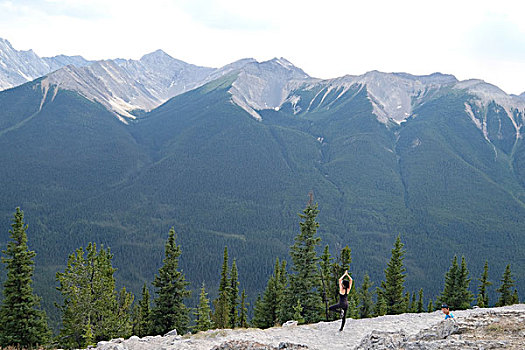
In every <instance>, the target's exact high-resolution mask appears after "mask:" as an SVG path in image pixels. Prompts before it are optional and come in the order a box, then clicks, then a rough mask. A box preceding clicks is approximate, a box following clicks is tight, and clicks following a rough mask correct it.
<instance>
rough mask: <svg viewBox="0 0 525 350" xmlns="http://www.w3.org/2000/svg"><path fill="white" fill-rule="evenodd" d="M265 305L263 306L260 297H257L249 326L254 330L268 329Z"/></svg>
mask: <svg viewBox="0 0 525 350" xmlns="http://www.w3.org/2000/svg"><path fill="white" fill-rule="evenodd" d="M265 308H266V305H264V304H263V301H262V297H261V295H260V294H259V295H257V299H255V304H254V306H253V318H252V322H251V324H252V325H253V326H254V327H256V328H268V327H270V326H268V324H269V322H268V319H267V313H266V310H265Z"/></svg>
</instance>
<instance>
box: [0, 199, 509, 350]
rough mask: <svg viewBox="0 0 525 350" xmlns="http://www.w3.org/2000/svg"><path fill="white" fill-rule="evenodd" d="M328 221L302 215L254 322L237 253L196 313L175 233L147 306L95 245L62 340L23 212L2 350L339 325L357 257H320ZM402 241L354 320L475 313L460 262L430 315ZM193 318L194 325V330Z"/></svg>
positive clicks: (69, 294) (74, 275)
mask: <svg viewBox="0 0 525 350" xmlns="http://www.w3.org/2000/svg"><path fill="white" fill-rule="evenodd" d="M318 213H319V210H318V206H317V204H314V202H313V198H312V197H310V201H309V202H308V204H307V205H306V208H305V209H304V210H303V212H302V214H299V216H300V219H301V222H300V232H299V233H298V234H297V235H296V237H295V240H294V244H293V245H292V246H291V247H290V257H291V266H290V268H289V269H288V266H287V261H286V260H282V261H279V259H276V261H275V266H274V271H273V274H272V275H271V276H270V277H269V279H268V281H267V284H266V288H265V290H264V291H263V292H262V294H260V295H258V297H257V299H256V301H255V304H254V306H253V317H252V319H251V320H249V319H248V304H247V302H246V298H247V296H246V293H245V291H244V289H243V290H242V292H240V282H239V279H238V272H237V264H236V260H235V259H233V261H232V263H231V265H230V263H229V260H230V259H229V256H228V248H227V247H225V248H224V255H223V264H222V268H221V277H220V281H219V286H218V296H217V298H216V299H215V300H213V301H212V302H210V300H209V299H208V295H207V292H206V285H205V283H204V282H203V283H202V286H201V289H200V295H199V303H198V306H197V308H195V309H193V310H191V309H190V308H189V307H187V306H186V304H185V300H186V299H187V298H188V297H189V295H190V291H189V290H188V282H187V281H186V280H185V276H184V274H183V272H182V271H181V270H180V269H179V257H180V256H181V254H182V249H181V247H180V246H179V245H177V243H176V234H175V230H174V229H173V228H172V229H170V231H169V233H168V239H167V241H166V244H165V252H164V259H163V261H162V266H161V267H160V268H159V270H158V272H157V274H156V275H155V277H154V280H153V281H152V283H151V285H152V287H153V289H154V293H153V296H151V295H150V291H149V288H148V286H147V284H144V286H143V288H142V295H141V299H140V300H135V297H134V295H133V294H132V293H130V292H128V291H127V290H126V289H125V288H122V289H120V290H117V289H116V283H115V277H114V273H115V271H116V269H115V268H113V266H112V258H113V255H112V253H111V251H110V249H109V248H106V247H104V246H100V247H98V246H97V245H96V244H95V243H89V244H88V246H87V247H86V248H85V249H84V248H78V249H77V250H76V251H75V252H74V253H72V254H71V255H70V256H69V258H68V261H67V266H66V268H65V269H64V271H63V272H58V273H57V274H56V278H57V282H58V285H59V286H58V287H57V289H58V290H59V291H60V292H61V294H62V299H63V300H62V303H61V304H58V305H57V308H58V310H60V312H61V315H62V325H61V328H60V331H59V333H58V334H57V335H55V336H54V337H53V336H52V333H51V331H50V328H49V327H48V325H47V317H46V314H45V312H44V311H43V310H42V309H41V307H40V298H39V297H38V296H36V295H35V294H34V293H33V289H32V278H33V270H34V266H33V265H34V262H33V259H34V257H35V255H36V254H35V252H33V251H31V250H29V247H28V244H27V241H28V239H27V234H26V230H27V225H26V224H25V223H24V221H23V220H24V214H23V212H22V211H21V210H20V208H17V209H16V212H15V214H14V218H13V222H12V224H11V227H12V228H11V230H10V231H9V233H10V239H11V240H10V241H9V242H8V244H7V249H6V250H4V251H2V253H3V256H2V262H3V263H4V264H5V265H6V270H7V279H6V281H5V283H4V286H3V294H4V299H3V302H2V305H1V308H0V347H7V346H16V347H22V348H35V347H38V346H40V345H45V344H52V345H54V346H60V347H62V348H68V349H71V348H86V347H87V346H89V345H93V344H96V343H97V342H98V341H101V340H109V339H112V338H118V337H124V338H126V337H129V336H131V335H137V336H139V337H144V336H148V335H156V334H166V333H168V332H170V331H172V330H176V331H177V332H178V333H179V334H181V333H185V332H187V331H189V330H191V331H194V332H198V331H205V330H208V329H213V328H236V327H248V326H254V327H259V328H267V327H272V326H275V325H279V324H282V323H284V322H286V321H287V320H292V319H293V320H296V321H298V322H299V323H313V322H318V321H321V320H327V321H329V320H334V319H336V318H337V315H330V314H329V312H328V306H329V305H331V304H335V303H336V302H337V298H338V285H337V280H338V278H339V276H341V275H342V274H343V273H344V271H349V270H350V265H351V262H352V256H351V249H350V248H349V247H348V246H346V247H344V248H343V249H341V251H340V252H339V254H338V255H337V256H336V257H335V258H334V257H332V255H331V254H330V250H329V246H328V245H326V246H325V247H324V250H323V253H322V254H321V255H320V256H318V254H317V251H318V250H319V246H320V243H321V239H320V237H318V236H317V229H318V228H319V223H318V222H317V221H316V217H317V214H318ZM403 247H404V245H403V243H402V242H401V238H400V236H398V237H397V239H396V241H395V243H394V247H393V248H392V255H391V258H390V260H389V262H388V264H387V267H386V268H385V270H384V273H385V278H384V280H383V281H381V282H380V283H379V285H378V286H377V287H376V288H375V291H372V289H373V283H372V281H371V280H370V278H369V276H368V275H367V274H366V275H365V276H364V280H363V282H362V284H361V285H360V286H359V287H358V288H357V287H356V285H355V283H354V284H353V285H352V289H351V291H350V294H349V297H348V304H349V308H348V313H347V314H348V317H352V318H368V317H374V316H381V315H385V314H400V313H405V312H425V311H428V312H432V311H434V310H435V308H436V306H437V305H439V304H441V303H447V304H448V305H449V306H450V307H451V308H452V309H466V308H469V307H471V305H472V304H473V301H474V294H473V293H472V292H470V290H469V286H470V282H471V278H470V277H469V271H468V268H467V263H466V261H465V258H464V257H462V258H461V263H459V262H458V258H457V256H455V257H454V258H453V260H452V264H451V267H450V269H449V270H448V271H447V272H446V274H445V276H444V280H445V281H444V287H443V291H442V292H441V294H440V295H439V297H438V298H437V299H436V300H435V301H433V300H429V302H428V304H427V307H426V308H425V307H424V296H423V289H420V290H419V292H418V293H417V297H416V293H412V294H410V292H408V291H405V287H404V281H405V278H406V269H405V267H404V264H403V260H404V255H405V253H406V251H405V250H404V249H403ZM491 285H492V282H490V281H489V280H488V262H487V261H485V265H484V269H483V273H482V275H481V277H480V278H479V284H478V289H477V291H478V293H477V298H476V304H477V306H479V307H487V306H489V305H491V304H490V302H489V299H488V294H487V288H488V287H489V286H491ZM514 286H515V281H514V279H513V277H512V272H511V269H510V265H507V266H506V269H505V272H504V273H503V276H502V278H501V286H500V287H499V288H497V292H498V293H499V295H500V296H499V299H498V300H497V301H496V303H495V305H496V306H504V305H510V304H515V303H518V302H519V297H518V292H517V290H516V289H515V288H514ZM190 314H192V315H193V316H194V317H193V319H194V322H193V324H191V325H190Z"/></svg>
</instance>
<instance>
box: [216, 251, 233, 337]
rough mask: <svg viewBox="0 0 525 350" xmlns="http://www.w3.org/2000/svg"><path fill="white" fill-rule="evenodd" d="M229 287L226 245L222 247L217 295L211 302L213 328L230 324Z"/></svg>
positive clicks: (226, 326) (225, 326)
mask: <svg viewBox="0 0 525 350" xmlns="http://www.w3.org/2000/svg"><path fill="white" fill-rule="evenodd" d="M230 289H231V283H230V277H229V274H228V247H224V256H223V262H222V270H221V280H220V282H219V296H218V297H217V299H215V301H214V302H213V304H214V306H215V313H214V314H213V324H214V326H215V328H228V325H229V324H230V310H231V307H230V302H231V292H230Z"/></svg>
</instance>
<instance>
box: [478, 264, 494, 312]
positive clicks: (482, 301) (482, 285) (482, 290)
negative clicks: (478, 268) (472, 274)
mask: <svg viewBox="0 0 525 350" xmlns="http://www.w3.org/2000/svg"><path fill="white" fill-rule="evenodd" d="M488 279H489V262H488V261H487V260H485V265H484V266H483V274H482V275H481V278H480V279H479V286H478V298H477V304H478V306H479V307H489V295H488V293H487V287H489V286H491V285H492V282H490V281H489V280H488Z"/></svg>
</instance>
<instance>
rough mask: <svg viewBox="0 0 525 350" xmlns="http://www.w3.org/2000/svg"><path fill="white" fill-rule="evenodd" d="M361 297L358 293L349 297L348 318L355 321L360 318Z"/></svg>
mask: <svg viewBox="0 0 525 350" xmlns="http://www.w3.org/2000/svg"><path fill="white" fill-rule="evenodd" d="M358 299H359V297H358V295H357V293H355V292H354V293H353V294H352V295H350V293H349V295H348V310H347V311H346V317H350V318H353V319H358V318H359V308H358V306H359V300H358Z"/></svg>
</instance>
